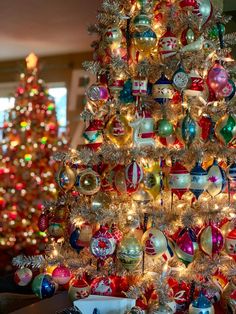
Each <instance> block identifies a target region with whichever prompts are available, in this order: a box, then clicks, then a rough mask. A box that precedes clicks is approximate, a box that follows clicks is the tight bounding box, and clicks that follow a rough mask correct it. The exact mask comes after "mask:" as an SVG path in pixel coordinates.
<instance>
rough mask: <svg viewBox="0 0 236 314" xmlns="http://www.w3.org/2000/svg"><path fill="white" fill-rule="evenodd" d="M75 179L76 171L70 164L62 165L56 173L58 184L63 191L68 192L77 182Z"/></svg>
mask: <svg viewBox="0 0 236 314" xmlns="http://www.w3.org/2000/svg"><path fill="white" fill-rule="evenodd" d="M75 180H76V176H75V173H74V171H73V170H72V169H71V168H70V167H69V166H68V165H64V166H63V167H61V168H60V169H59V171H58V172H57V174H56V182H57V184H58V185H59V187H60V188H61V189H62V190H63V191H66V192H67V191H69V190H71V189H72V187H73V186H74V184H75Z"/></svg>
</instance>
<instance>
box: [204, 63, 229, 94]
mask: <svg viewBox="0 0 236 314" xmlns="http://www.w3.org/2000/svg"><path fill="white" fill-rule="evenodd" d="M228 79H229V75H228V72H227V71H226V70H225V68H224V67H223V66H222V65H221V64H220V63H219V62H218V61H216V62H215V64H214V65H213V66H212V67H211V68H210V70H209V72H208V74H207V84H208V86H209V87H210V88H211V89H212V90H213V91H214V92H219V91H220V90H222V89H223V88H224V87H225V86H226V84H227V82H228Z"/></svg>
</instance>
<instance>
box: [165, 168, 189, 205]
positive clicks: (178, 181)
mask: <svg viewBox="0 0 236 314" xmlns="http://www.w3.org/2000/svg"><path fill="white" fill-rule="evenodd" d="M169 176H170V178H169V186H170V188H171V192H172V193H174V194H176V195H177V196H178V198H179V199H181V198H182V196H183V195H184V193H185V192H187V191H188V189H189V186H190V174H189V172H188V170H187V169H186V168H185V167H184V166H183V165H181V164H180V163H179V162H175V163H174V164H173V165H172V167H171V169H170V174H169Z"/></svg>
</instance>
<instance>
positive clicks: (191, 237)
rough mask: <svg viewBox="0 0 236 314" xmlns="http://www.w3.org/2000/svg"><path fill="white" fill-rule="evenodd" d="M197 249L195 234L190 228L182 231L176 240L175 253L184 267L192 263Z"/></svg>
mask: <svg viewBox="0 0 236 314" xmlns="http://www.w3.org/2000/svg"><path fill="white" fill-rule="evenodd" d="M197 249H198V244H197V236H196V234H195V232H194V231H193V230H192V229H191V228H184V229H182V230H181V231H180V233H179V235H178V238H177V240H176V245H175V253H176V255H177V256H178V258H179V259H180V260H181V261H182V262H183V263H184V264H185V266H188V265H189V264H190V263H192V261H193V259H194V255H195V252H196V250H197Z"/></svg>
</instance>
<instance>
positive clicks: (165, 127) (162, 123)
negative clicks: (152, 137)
mask: <svg viewBox="0 0 236 314" xmlns="http://www.w3.org/2000/svg"><path fill="white" fill-rule="evenodd" d="M173 132H174V128H173V125H172V123H171V122H170V121H169V120H167V119H165V118H163V119H161V120H159V121H158V122H157V135H158V136H160V137H167V136H170V135H171V134H173Z"/></svg>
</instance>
